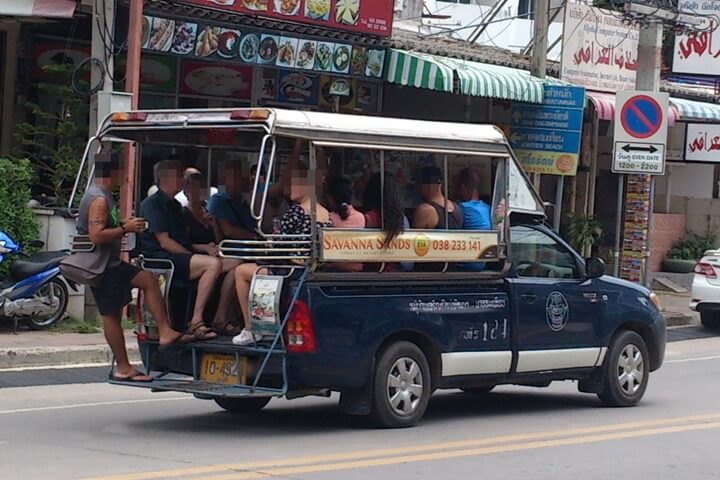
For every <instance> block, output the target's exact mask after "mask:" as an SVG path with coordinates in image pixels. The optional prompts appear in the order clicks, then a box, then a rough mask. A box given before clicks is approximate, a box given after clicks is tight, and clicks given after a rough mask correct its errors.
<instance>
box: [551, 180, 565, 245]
mask: <svg viewBox="0 0 720 480" xmlns="http://www.w3.org/2000/svg"><path fill="white" fill-rule="evenodd" d="M564 187H565V177H564V176H562V175H560V176H558V177H557V186H556V189H555V211H554V212H553V215H554V216H553V229H554V230H555V231H556V232H559V231H560V218H561V216H562V206H563V188H564Z"/></svg>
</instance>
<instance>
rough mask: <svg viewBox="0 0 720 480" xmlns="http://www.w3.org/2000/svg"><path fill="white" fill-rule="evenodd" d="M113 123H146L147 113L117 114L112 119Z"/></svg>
mask: <svg viewBox="0 0 720 480" xmlns="http://www.w3.org/2000/svg"><path fill="white" fill-rule="evenodd" d="M110 120H112V121H113V122H144V121H145V120H147V113H145V112H116V113H113V114H112V116H111V117H110Z"/></svg>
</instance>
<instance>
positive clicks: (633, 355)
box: [617, 344, 645, 396]
mask: <svg viewBox="0 0 720 480" xmlns="http://www.w3.org/2000/svg"><path fill="white" fill-rule="evenodd" d="M644 363H645V360H644V359H643V355H642V352H640V349H639V348H637V347H636V346H635V345H633V344H630V345H625V348H623V350H622V352H620V358H618V371H617V375H618V383H619V384H620V389H621V390H622V391H623V393H624V394H625V395H628V396H632V395H635V394H636V393H637V392H638V390H640V387H641V386H642V383H643V377H644V376H645V373H644V371H645V365H644Z"/></svg>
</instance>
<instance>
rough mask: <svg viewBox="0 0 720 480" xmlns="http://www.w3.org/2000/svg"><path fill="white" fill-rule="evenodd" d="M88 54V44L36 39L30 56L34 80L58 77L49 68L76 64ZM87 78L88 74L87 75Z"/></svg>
mask: <svg viewBox="0 0 720 480" xmlns="http://www.w3.org/2000/svg"><path fill="white" fill-rule="evenodd" d="M88 56H90V46H85V45H77V44H73V45H71V46H68V44H67V42H56V41H51V40H48V41H37V42H35V43H33V49H32V58H33V59H34V63H33V68H32V76H33V78H34V79H36V80H50V79H58V78H59V77H58V76H57V75H56V74H54V73H53V72H52V71H51V69H52V67H57V66H60V65H69V66H70V67H72V66H73V65H78V64H80V62H82V61H83V60H84V59H86V58H87V57H88ZM87 77H88V78H89V75H88V76H87Z"/></svg>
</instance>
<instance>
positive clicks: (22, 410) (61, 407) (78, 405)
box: [0, 396, 194, 415]
mask: <svg viewBox="0 0 720 480" xmlns="http://www.w3.org/2000/svg"><path fill="white" fill-rule="evenodd" d="M174 400H194V397H190V396H184V397H165V398H145V399H137V400H114V401H109V402H92V403H73V404H68V405H51V406H47V407H32V408H16V409H13V410H0V415H8V414H11V413H30V412H47V411H51V410H70V409H73V408H86V407H104V406H108V405H129V404H134V403H154V402H170V401H174Z"/></svg>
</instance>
